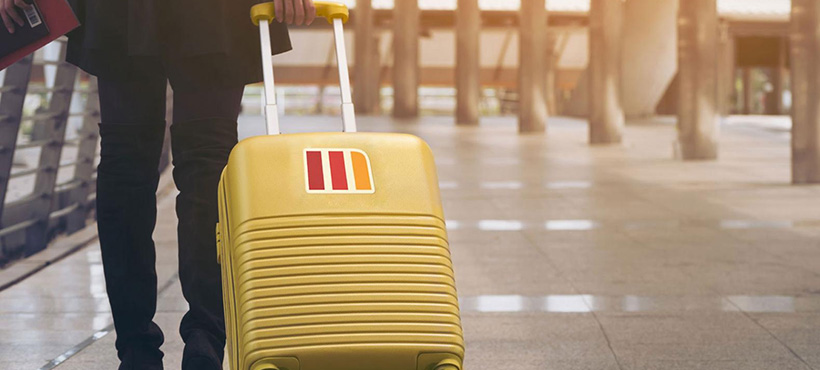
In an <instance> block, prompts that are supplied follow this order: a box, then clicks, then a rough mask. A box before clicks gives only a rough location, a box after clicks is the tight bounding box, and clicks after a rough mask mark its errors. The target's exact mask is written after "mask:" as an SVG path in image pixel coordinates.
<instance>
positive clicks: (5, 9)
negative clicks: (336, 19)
mask: <svg viewBox="0 0 820 370" xmlns="http://www.w3.org/2000/svg"><path fill="white" fill-rule="evenodd" d="M297 1H298V0H297ZM29 6H31V5H28V4H26V2H25V1H24V0H0V17H2V18H3V24H5V25H6V29H7V30H9V33H14V23H17V25H19V26H20V27H23V24H24V23H23V18H20V14H19V13H17V9H15V8H20V9H26V8H28V7H29Z"/></svg>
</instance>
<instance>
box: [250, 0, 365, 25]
mask: <svg viewBox="0 0 820 370" xmlns="http://www.w3.org/2000/svg"><path fill="white" fill-rule="evenodd" d="M313 6H315V7H316V16H318V17H322V18H325V19H327V23H330V24H333V20H334V19H336V18H340V19H341V20H342V23H347V20H348V19H350V11H349V10H348V9H347V5H345V4H339V3H334V2H332V1H314V2H313ZM274 18H276V8H275V7H274V5H273V2H265V3H261V4H256V5H254V6H253V7H251V20H252V21H253V24H254V25H257V26H258V25H259V21H261V20H263V19H264V20H267V21H268V22H270V21H273V19H274Z"/></svg>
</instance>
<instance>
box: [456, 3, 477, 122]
mask: <svg viewBox="0 0 820 370" xmlns="http://www.w3.org/2000/svg"><path fill="white" fill-rule="evenodd" d="M480 34H481V10H479V8H478V0H458V9H457V11H456V123H458V124H461V125H478V105H479V103H480V100H481V60H480V59H481V55H480V54H479V37H480Z"/></svg>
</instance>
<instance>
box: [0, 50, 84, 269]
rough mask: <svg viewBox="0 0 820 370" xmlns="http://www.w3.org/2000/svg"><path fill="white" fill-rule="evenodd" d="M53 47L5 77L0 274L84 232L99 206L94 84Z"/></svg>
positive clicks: (0, 126) (0, 102) (0, 124)
mask: <svg viewBox="0 0 820 370" xmlns="http://www.w3.org/2000/svg"><path fill="white" fill-rule="evenodd" d="M65 50H66V42H65V40H64V39H61V40H58V41H55V42H53V43H51V44H49V45H47V46H46V47H44V48H43V49H41V50H40V51H38V52H36V53H34V54H33V55H29V56H28V57H26V58H25V59H23V60H21V61H19V62H17V63H16V64H14V65H12V66H10V67H9V68H7V69H6V70H5V71H2V72H0V266H2V265H3V264H5V263H7V262H9V261H11V260H14V259H17V258H21V257H25V256H30V255H32V254H34V253H37V252H39V251H41V250H43V249H45V248H46V246H47V245H48V243H49V241H50V240H51V239H52V238H54V237H55V236H56V235H58V234H60V233H71V232H74V231H77V230H80V229H82V228H84V227H85V226H86V225H87V224H88V223H89V221H90V220H89V219H90V217H91V216H92V214H93V209H94V205H95V199H96V196H95V178H96V164H97V163H98V154H97V153H98V150H97V148H98V133H97V132H98V131H97V123H98V122H99V113H98V104H99V103H98V99H97V91H96V80H95V79H94V78H93V77H91V76H89V75H87V74H85V73H83V72H81V71H79V70H78V69H77V68H76V67H74V66H72V65H70V64H68V63H65V62H63V60H64V59H65V58H64V56H65Z"/></svg>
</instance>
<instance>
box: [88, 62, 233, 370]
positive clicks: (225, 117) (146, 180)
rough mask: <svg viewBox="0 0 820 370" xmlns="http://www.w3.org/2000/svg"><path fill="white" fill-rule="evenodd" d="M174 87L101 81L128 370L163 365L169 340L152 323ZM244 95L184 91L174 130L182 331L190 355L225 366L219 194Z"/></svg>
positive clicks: (108, 256)
mask: <svg viewBox="0 0 820 370" xmlns="http://www.w3.org/2000/svg"><path fill="white" fill-rule="evenodd" d="M166 81H167V79H166V77H165V76H163V75H160V74H158V75H157V76H153V77H152V78H141V79H139V80H133V81H121V80H117V81H108V80H105V79H100V80H99V93H100V113H101V118H102V123H101V124H100V134H101V141H102V143H101V161H100V165H99V171H98V178H97V184H98V185H97V190H98V194H97V218H98V227H99V237H100V245H101V250H102V257H103V266H104V271H105V278H106V287H107V291H108V296H109V302H110V304H111V310H112V315H113V317H114V324H115V327H116V331H117V350H118V355H119V357H120V359H121V361H122V363H123V365H121V367H120V369H132V368H133V369H154V368H161V366H162V365H161V359H162V352H161V351H159V347H160V345H161V344H162V342H163V340H164V339H163V335H162V332H161V331H160V329H159V327H158V326H157V325H156V324H155V323H154V322H153V317H154V314H155V311H156V305H157V274H156V268H155V263H156V252H155V246H154V242H153V239H152V233H153V231H154V226H155V223H156V219H157V215H156V213H157V208H156V190H157V184H158V180H159V173H158V166H159V159H160V156H161V151H162V145H163V141H164V136H165V111H166V103H165V102H166ZM243 90H244V86H238V87H235V88H215V89H210V90H198V91H180V92H177V91H175V92H174V106H173V117H174V122H173V125H172V127H171V141H172V153H173V157H174V166H175V167H174V179H175V182H176V185H177V188H178V189H179V191H180V194H179V196H178V198H177V216H178V219H179V224H178V234H179V235H178V236H179V239H178V240H179V270H180V281H181V284H182V290H183V294H184V296H185V298H186V300H187V301H188V303H189V306H190V309H189V311H188V312H187V313H186V314H185V317H184V318H183V320H182V323H181V324H180V334H181V335H182V338H183V340H185V342H186V348H185V353H184V355H183V356H184V357H191V356H200V357H209V358H215V360H214V361H219V362H220V364H221V358H222V356H223V352H222V351H223V349H222V347H223V346H224V344H225V324H224V316H223V309H222V293H221V292H222V285H221V279H220V270H219V265H218V264H217V259H216V245H215V238H214V226H215V224H216V222H217V218H218V213H217V203H216V199H217V198H216V194H217V186H218V181H219V175H220V173H221V171H222V168H223V167H224V166H225V164H226V163H227V157H228V154H229V153H230V150H231V148H232V147H233V146H234V145H235V144H236V141H237V135H236V120H237V117H238V115H239V113H240V109H241V108H240V107H241V99H242V93H243ZM158 360H159V362H158ZM214 361H211V362H214ZM198 363H202V362H198ZM191 367H193V366H191ZM183 368H185V360H183Z"/></svg>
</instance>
